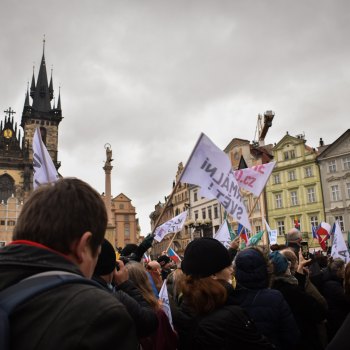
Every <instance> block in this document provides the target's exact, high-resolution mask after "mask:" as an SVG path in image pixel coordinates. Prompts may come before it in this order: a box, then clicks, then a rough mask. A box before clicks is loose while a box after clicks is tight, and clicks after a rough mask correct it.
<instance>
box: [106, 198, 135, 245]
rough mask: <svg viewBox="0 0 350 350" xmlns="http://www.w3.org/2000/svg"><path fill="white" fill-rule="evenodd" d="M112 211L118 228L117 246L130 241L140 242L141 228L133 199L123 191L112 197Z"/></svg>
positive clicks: (116, 228)
mask: <svg viewBox="0 0 350 350" xmlns="http://www.w3.org/2000/svg"><path fill="white" fill-rule="evenodd" d="M111 211H112V214H113V218H114V225H115V230H116V235H115V237H116V242H115V246H116V247H124V246H125V245H126V244H128V243H136V244H138V242H139V237H138V234H139V228H138V221H137V219H136V211H135V207H134V206H133V205H132V204H131V199H129V198H128V197H127V196H125V195H124V194H123V193H121V194H119V195H118V196H116V197H115V198H113V199H112V207H111Z"/></svg>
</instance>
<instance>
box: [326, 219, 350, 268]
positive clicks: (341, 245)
mask: <svg viewBox="0 0 350 350" xmlns="http://www.w3.org/2000/svg"><path fill="white" fill-rule="evenodd" d="M331 256H332V258H333V259H335V258H340V259H343V260H344V261H345V264H347V263H348V262H349V261H350V255H349V251H348V248H347V246H346V243H345V241H344V237H343V234H342V232H341V228H340V225H339V223H338V221H336V222H335V231H334V236H333V244H332V251H331Z"/></svg>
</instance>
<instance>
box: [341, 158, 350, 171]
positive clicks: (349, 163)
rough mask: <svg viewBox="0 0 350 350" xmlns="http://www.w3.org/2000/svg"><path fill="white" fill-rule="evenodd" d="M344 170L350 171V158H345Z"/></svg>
mask: <svg viewBox="0 0 350 350" xmlns="http://www.w3.org/2000/svg"><path fill="white" fill-rule="evenodd" d="M343 167H344V170H350V157H345V158H343Z"/></svg>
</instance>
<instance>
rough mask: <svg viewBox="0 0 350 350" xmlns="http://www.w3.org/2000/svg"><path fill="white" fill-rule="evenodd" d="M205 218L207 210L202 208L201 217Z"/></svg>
mask: <svg viewBox="0 0 350 350" xmlns="http://www.w3.org/2000/svg"><path fill="white" fill-rule="evenodd" d="M206 218H207V210H206V209H205V208H203V209H202V219H203V220H205V219H206Z"/></svg>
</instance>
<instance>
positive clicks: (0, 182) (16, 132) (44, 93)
mask: <svg viewBox="0 0 350 350" xmlns="http://www.w3.org/2000/svg"><path fill="white" fill-rule="evenodd" d="M30 98H31V99H32V103H30ZM4 113H5V118H4V120H1V121H0V204H1V203H2V204H4V205H6V203H7V200H8V198H9V197H12V196H14V197H15V198H16V199H17V200H18V201H19V203H20V202H22V201H23V200H25V199H26V198H27V197H28V195H29V194H30V193H31V191H32V189H33V150H32V144H33V137H34V132H35V129H36V128H37V127H39V128H40V132H41V137H42V139H43V142H44V144H45V145H46V148H47V150H48V152H49V154H50V156H51V158H52V160H53V162H54V164H55V166H56V169H58V168H59V167H60V162H58V160H57V147H58V126H59V123H60V122H61V120H62V110H61V96H60V92H59V94H58V99H57V104H56V102H55V99H54V89H53V80H52V71H51V78H50V82H48V79H47V71H46V61H45V40H44V41H43V54H42V58H41V64H40V68H39V73H38V77H37V80H36V81H35V75H34V70H33V76H32V82H31V86H30V90H29V86H27V92H26V95H25V101H24V106H23V113H22V118H21V124H20V126H21V127H22V129H23V130H21V129H20V128H17V123H15V122H14V118H13V115H14V114H15V113H16V112H15V111H13V110H12V109H11V108H8V109H7V110H5V111H4ZM22 135H23V136H22ZM1 225H2V224H1V222H0V231H1Z"/></svg>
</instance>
